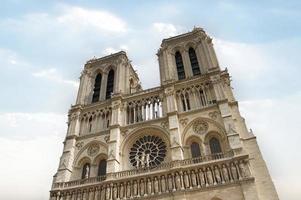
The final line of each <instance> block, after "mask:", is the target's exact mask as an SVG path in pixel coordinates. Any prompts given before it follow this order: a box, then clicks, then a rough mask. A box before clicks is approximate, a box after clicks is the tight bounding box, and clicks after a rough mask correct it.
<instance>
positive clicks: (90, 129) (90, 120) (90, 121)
mask: <svg viewBox="0 0 301 200" xmlns="http://www.w3.org/2000/svg"><path fill="white" fill-rule="evenodd" d="M92 120H93V119H92V116H91V117H90V118H89V133H91V131H92Z"/></svg>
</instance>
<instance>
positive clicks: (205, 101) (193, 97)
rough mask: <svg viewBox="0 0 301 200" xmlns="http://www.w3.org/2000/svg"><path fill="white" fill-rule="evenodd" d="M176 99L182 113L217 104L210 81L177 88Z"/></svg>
mask: <svg viewBox="0 0 301 200" xmlns="http://www.w3.org/2000/svg"><path fill="white" fill-rule="evenodd" d="M176 99H177V105H178V108H179V111H180V112H183V111H189V110H194V109H200V108H205V107H208V106H211V105H213V104H215V103H216V98H215V96H214V91H213V86H212V84H211V83H210V81H205V82H202V83H194V84H191V85H189V86H181V87H177V88H176Z"/></svg>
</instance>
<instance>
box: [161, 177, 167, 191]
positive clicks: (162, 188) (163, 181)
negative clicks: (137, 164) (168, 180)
mask: <svg viewBox="0 0 301 200" xmlns="http://www.w3.org/2000/svg"><path fill="white" fill-rule="evenodd" d="M161 191H162V192H165V191H166V184H165V176H161Z"/></svg>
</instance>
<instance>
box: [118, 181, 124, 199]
mask: <svg viewBox="0 0 301 200" xmlns="http://www.w3.org/2000/svg"><path fill="white" fill-rule="evenodd" d="M123 195H124V187H123V184H122V183H121V184H120V191H119V198H120V199H123Z"/></svg>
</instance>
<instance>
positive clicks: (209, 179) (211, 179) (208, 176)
mask: <svg viewBox="0 0 301 200" xmlns="http://www.w3.org/2000/svg"><path fill="white" fill-rule="evenodd" d="M206 176H207V181H208V182H207V184H206V186H208V185H211V184H212V183H213V178H212V173H211V170H210V168H209V167H208V168H207V170H206Z"/></svg>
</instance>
